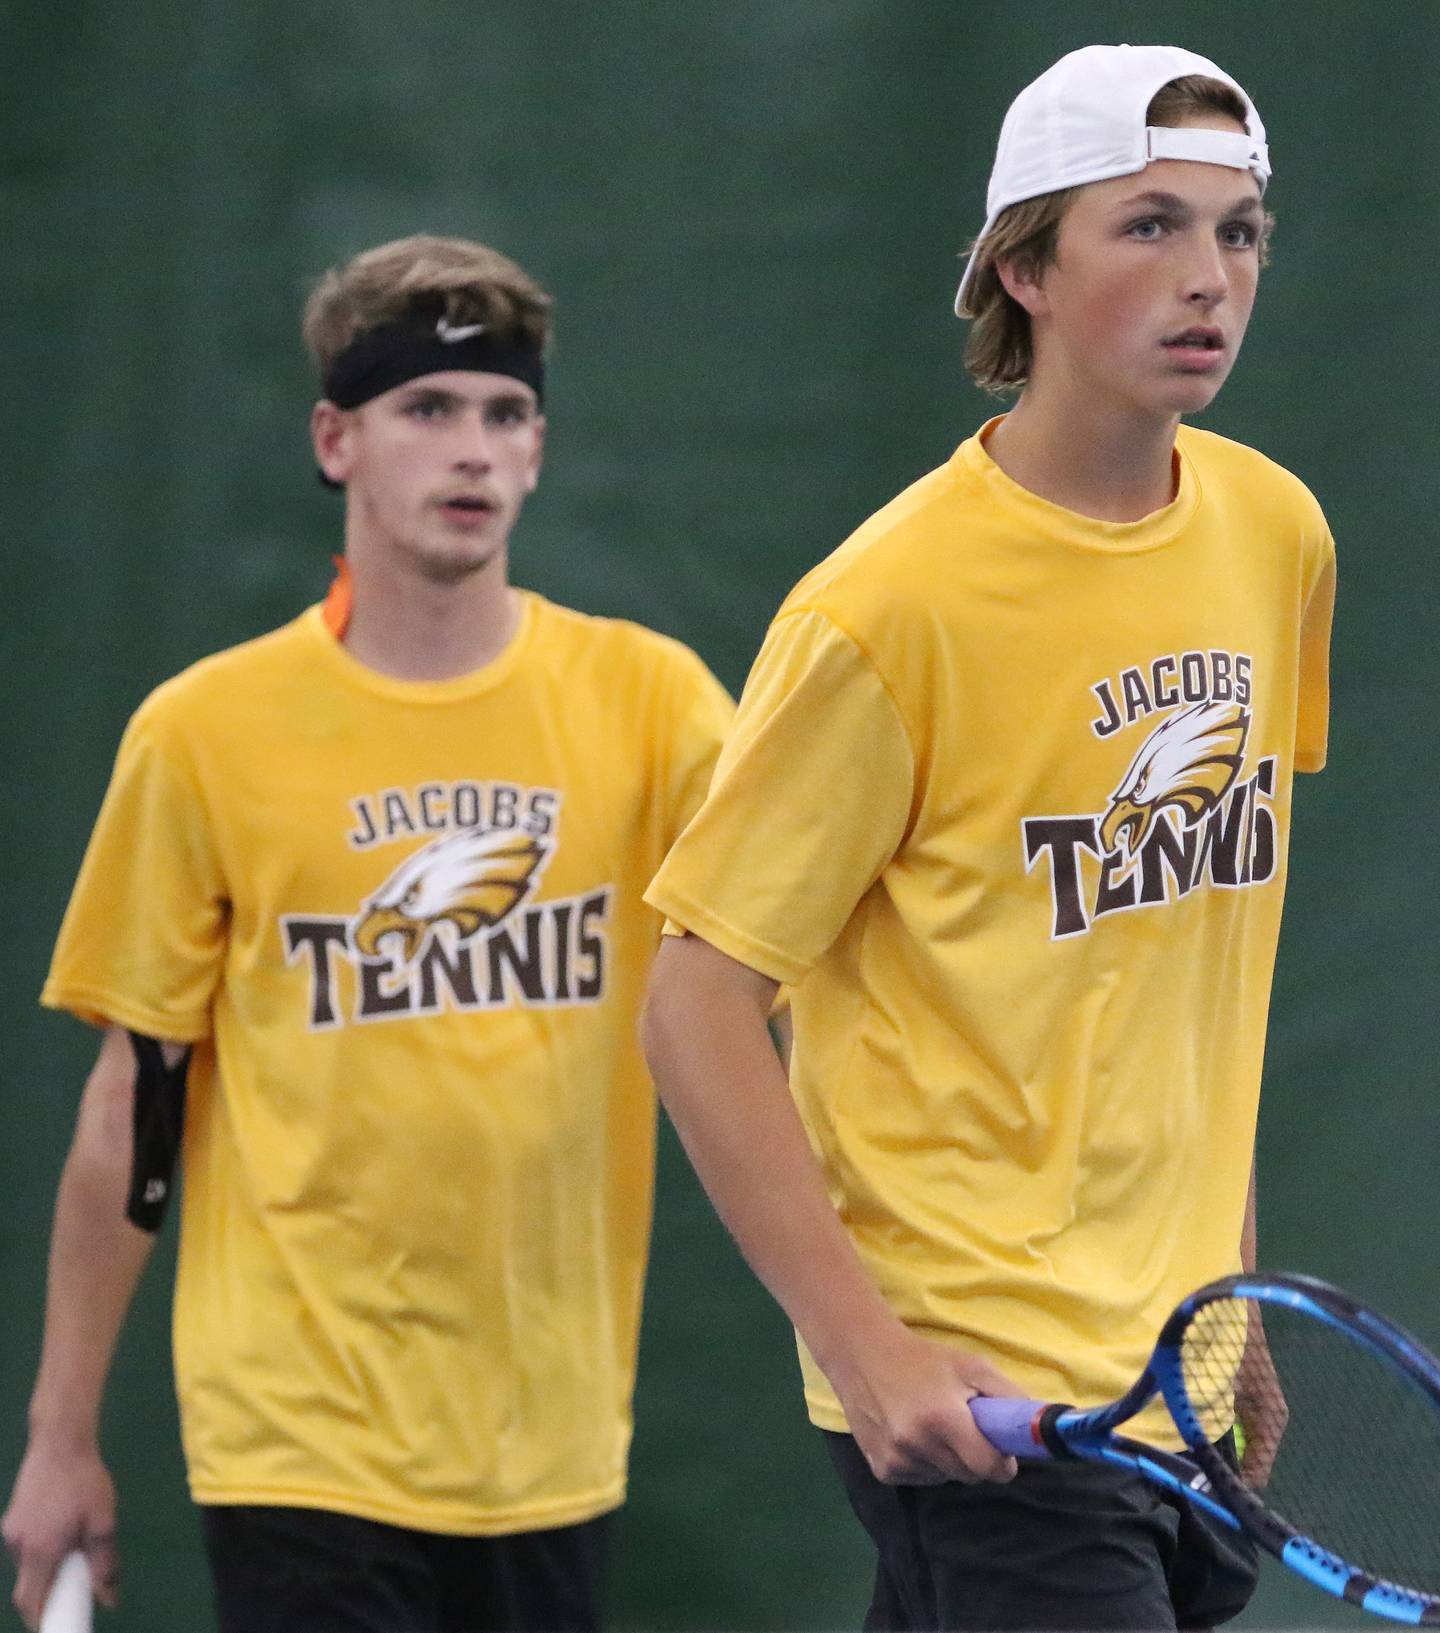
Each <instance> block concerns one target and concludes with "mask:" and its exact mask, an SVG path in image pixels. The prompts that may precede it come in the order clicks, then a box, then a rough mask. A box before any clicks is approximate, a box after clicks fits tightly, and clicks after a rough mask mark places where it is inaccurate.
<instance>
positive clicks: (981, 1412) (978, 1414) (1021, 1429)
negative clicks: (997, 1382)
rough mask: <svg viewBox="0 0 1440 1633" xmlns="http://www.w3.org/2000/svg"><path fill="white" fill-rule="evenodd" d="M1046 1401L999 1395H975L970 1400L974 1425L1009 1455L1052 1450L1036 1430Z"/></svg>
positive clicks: (1035, 1454) (1038, 1454)
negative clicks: (1020, 1399) (1047, 1448)
mask: <svg viewBox="0 0 1440 1633" xmlns="http://www.w3.org/2000/svg"><path fill="white" fill-rule="evenodd" d="M1046 1404H1047V1403H1046V1402H1045V1401H1014V1400H1005V1399H1002V1398H1001V1397H1000V1396H999V1395H976V1396H974V1397H972V1399H971V1401H970V1415H971V1416H972V1417H973V1418H974V1419H975V1426H976V1428H978V1429H979V1431H980V1433H981V1434H982V1435H984V1436H985V1438H986V1440H988V1441H989V1442H990V1444H991V1445H992V1446H993V1447H994V1448H995V1450H996V1451H997V1452H1004V1453H1005V1454H1006V1456H1007V1457H1029V1458H1036V1457H1043V1458H1048V1457H1049V1456H1050V1453H1049V1452H1048V1451H1047V1450H1046V1448H1045V1445H1044V1443H1043V1442H1042V1441H1041V1440H1040V1438H1039V1436H1038V1435H1037V1434H1036V1433H1035V1422H1036V1419H1037V1418H1038V1417H1039V1416H1040V1414H1041V1413H1042V1412H1043V1411H1044V1410H1045V1407H1046Z"/></svg>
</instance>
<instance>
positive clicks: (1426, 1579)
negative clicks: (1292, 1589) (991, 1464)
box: [970, 1274, 1440, 1627]
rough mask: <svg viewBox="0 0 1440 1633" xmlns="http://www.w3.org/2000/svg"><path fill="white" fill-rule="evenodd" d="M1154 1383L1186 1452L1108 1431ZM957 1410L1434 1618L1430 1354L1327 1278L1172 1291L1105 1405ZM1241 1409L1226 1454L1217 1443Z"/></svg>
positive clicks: (1253, 1280)
mask: <svg viewBox="0 0 1440 1633" xmlns="http://www.w3.org/2000/svg"><path fill="white" fill-rule="evenodd" d="M1157 1396H1158V1397H1159V1398H1160V1399H1161V1400H1163V1401H1164V1403H1165V1406H1166V1407H1167V1409H1168V1410H1169V1413H1170V1417H1171V1420H1172V1421H1173V1423H1174V1425H1175V1428H1176V1429H1177V1430H1178V1431H1179V1435H1180V1438H1181V1440H1182V1441H1183V1442H1184V1444H1185V1448H1186V1452H1187V1453H1188V1455H1185V1456H1181V1455H1179V1454H1177V1453H1175V1452H1170V1451H1165V1450H1163V1449H1161V1448H1159V1447H1155V1446H1151V1445H1148V1444H1146V1443H1144V1442H1142V1441H1139V1440H1134V1439H1131V1438H1129V1437H1127V1436H1125V1435H1123V1434H1120V1433H1118V1432H1117V1431H1118V1429H1119V1428H1120V1426H1121V1425H1123V1424H1125V1423H1126V1422H1128V1421H1129V1420H1130V1419H1131V1418H1133V1417H1135V1416H1136V1415H1137V1414H1138V1413H1139V1412H1140V1411H1142V1410H1143V1409H1144V1408H1145V1407H1146V1406H1147V1405H1149V1404H1150V1403H1151V1402H1152V1401H1154V1400H1155V1399H1156V1397H1157ZM970 1409H971V1412H972V1413H973V1414H974V1418H975V1422H976V1424H977V1426H978V1427H979V1429H980V1431H981V1433H982V1434H984V1435H985V1437H986V1439H987V1440H989V1441H990V1443H991V1444H992V1445H993V1446H995V1447H996V1449H997V1450H999V1451H1001V1452H1004V1453H1006V1454H1007V1455H1009V1456H1011V1457H1016V1458H1020V1459H1023V1460H1030V1459H1037V1458H1056V1459H1066V1458H1081V1459H1084V1460H1086V1461H1089V1462H1097V1463H1105V1464H1108V1465H1109V1466H1111V1467H1115V1468H1124V1469H1129V1470H1131V1471H1133V1472H1135V1473H1137V1474H1139V1475H1141V1476H1142V1477H1143V1478H1144V1479H1146V1480H1148V1481H1150V1482H1151V1483H1152V1484H1154V1485H1156V1486H1158V1487H1160V1488H1161V1489H1163V1490H1165V1491H1168V1492H1172V1493H1175V1494H1178V1495H1179V1496H1181V1497H1183V1498H1184V1499H1185V1500H1186V1501H1187V1502H1189V1503H1191V1504H1193V1505H1194V1506H1195V1507H1196V1508H1199V1509H1201V1510H1202V1511H1203V1512H1204V1513H1205V1514H1207V1515H1208V1516H1209V1517H1210V1518H1212V1519H1214V1520H1216V1521H1218V1522H1219V1523H1221V1524H1223V1525H1226V1526H1229V1527H1230V1528H1231V1529H1233V1530H1238V1531H1244V1532H1246V1533H1247V1534H1248V1535H1249V1536H1251V1537H1252V1538H1254V1540H1255V1541H1256V1542H1258V1543H1259V1544H1260V1546H1261V1547H1262V1548H1264V1549H1265V1550H1266V1551H1267V1552H1269V1553H1271V1554H1273V1555H1274V1556H1275V1557H1276V1558H1277V1559H1279V1560H1281V1561H1282V1562H1283V1563H1284V1564H1286V1565H1287V1566H1289V1568H1290V1569H1291V1570H1293V1571H1295V1572H1296V1573H1297V1575H1299V1576H1301V1577H1303V1578H1304V1579H1305V1580H1306V1581H1308V1582H1311V1583H1313V1584H1314V1585H1315V1586H1316V1587H1318V1588H1321V1589H1323V1590H1324V1591H1325V1592H1326V1593H1330V1594H1333V1595H1334V1596H1335V1597H1336V1598H1340V1599H1345V1600H1347V1601H1348V1602H1350V1603H1351V1604H1354V1605H1357V1606H1359V1607H1360V1608H1361V1609H1363V1610H1366V1611H1369V1612H1370V1613H1371V1614H1372V1615H1376V1616H1381V1617H1384V1618H1385V1619H1387V1620H1389V1621H1393V1622H1401V1623H1405V1624H1408V1625H1410V1626H1427V1627H1435V1626H1440V1361H1437V1360H1436V1358H1435V1357H1434V1356H1433V1355H1432V1354H1431V1353H1430V1352H1429V1350H1427V1349H1426V1348H1425V1346H1424V1345H1423V1344H1421V1343H1420V1342H1419V1340H1418V1339H1416V1338H1414V1337H1412V1336H1411V1335H1410V1334H1409V1333H1407V1332H1405V1331H1404V1330H1403V1329H1402V1328H1400V1327H1397V1326H1396V1325H1395V1324H1394V1323H1393V1322H1391V1321H1388V1320H1387V1319H1386V1318H1385V1317H1384V1316H1382V1315H1380V1314H1378V1313H1377V1312H1376V1311H1374V1310H1372V1309H1369V1308H1367V1307H1366V1306H1364V1305H1362V1304H1361V1303H1359V1302H1358V1301H1357V1300H1356V1299H1354V1298H1351V1297H1350V1296H1349V1295H1348V1294H1346V1293H1342V1292H1341V1291H1340V1290H1339V1289H1338V1288H1335V1287H1331V1286H1329V1285H1328V1284H1327V1283H1325V1282H1321V1281H1317V1280H1316V1279H1314V1278H1313V1277H1309V1276H1294V1275H1275V1276H1268V1275H1267V1276H1261V1275H1256V1274H1247V1275H1243V1276H1227V1277H1225V1278H1223V1279H1222V1280H1220V1281H1217V1282H1212V1283H1210V1285H1209V1286H1207V1287H1202V1288H1200V1289H1199V1290H1198V1291H1197V1292H1195V1293H1192V1294H1191V1295H1190V1296H1189V1297H1188V1298H1186V1299H1184V1300H1182V1301H1181V1303H1180V1304H1179V1306H1178V1307H1177V1308H1176V1310H1175V1311H1174V1313H1173V1314H1172V1315H1171V1316H1170V1318H1169V1319H1168V1320H1167V1321H1166V1323H1165V1325H1164V1327H1163V1329H1162V1331H1161V1333H1160V1337H1159V1340H1158V1341H1157V1343H1156V1345H1155V1349H1154V1351H1153V1352H1152V1354H1151V1357H1150V1361H1149V1363H1148V1365H1147V1366H1146V1368H1145V1370H1144V1372H1142V1373H1141V1375H1140V1377H1139V1378H1137V1379H1136V1381H1135V1383H1134V1384H1133V1385H1132V1386H1131V1387H1130V1389H1128V1390H1127V1391H1126V1392H1125V1394H1124V1395H1123V1396H1121V1397H1120V1399H1118V1400H1116V1401H1112V1402H1111V1403H1110V1404H1109V1405H1107V1406H1101V1407H1096V1408H1093V1409H1091V1410H1085V1411H1081V1410H1077V1409H1076V1408H1074V1407H1070V1406H1065V1405H1062V1404H1059V1403H1057V1402H1047V1401H1018V1400H1002V1399H999V1398H987V1397H984V1396H977V1397H976V1398H975V1399H974V1400H972V1401H971V1402H970ZM1237 1420H1238V1421H1239V1422H1240V1423H1241V1425H1242V1426H1243V1428H1244V1430H1245V1458H1244V1463H1243V1465H1242V1467H1241V1468H1240V1469H1236V1468H1235V1467H1234V1465H1233V1462H1232V1460H1231V1458H1230V1456H1228V1455H1227V1450H1228V1441H1229V1434H1228V1431H1229V1430H1230V1428H1231V1426H1232V1424H1234V1423H1236V1422H1237ZM1222 1442H1224V1443H1227V1446H1226V1449H1222Z"/></svg>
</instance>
